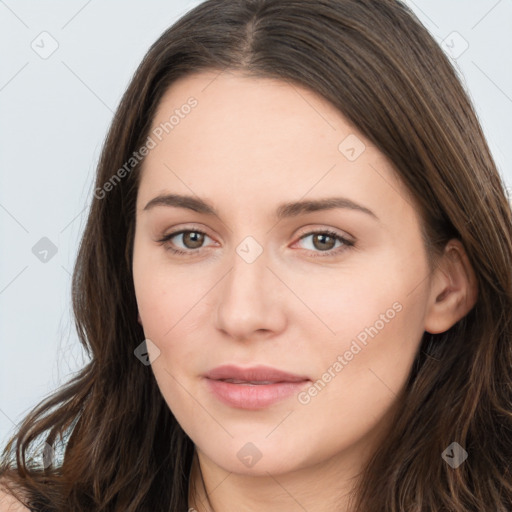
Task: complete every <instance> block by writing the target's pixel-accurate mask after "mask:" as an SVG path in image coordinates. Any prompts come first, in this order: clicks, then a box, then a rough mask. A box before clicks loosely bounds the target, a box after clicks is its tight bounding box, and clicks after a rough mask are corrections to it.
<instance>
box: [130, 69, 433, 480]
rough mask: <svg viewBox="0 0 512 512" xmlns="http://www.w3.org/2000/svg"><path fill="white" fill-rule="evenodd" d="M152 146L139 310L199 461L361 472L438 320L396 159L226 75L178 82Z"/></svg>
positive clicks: (320, 109) (136, 269)
mask: <svg viewBox="0 0 512 512" xmlns="http://www.w3.org/2000/svg"><path fill="white" fill-rule="evenodd" d="M146 149H147V151H148V152H149V153H148V155H147V157H146V160H145V162H144V169H143V171H142V176H141V182H140V188H139V192H138V198H137V214H136V233H135V242H134V258H133V273H134V284H135V291H136V296H137V302H138V307H139V312H140V321H141V323H142V325H143V329H144V334H145V336H146V338H147V339H149V340H151V343H149V342H148V348H149V351H150V357H151V359H152V364H151V368H152V371H153V372H154V375H155V378H156V381H157V383H158V386H159V388H160V390H161V392H162V395H163V397H164V398H165V400H166V402H167V404H168V405H169V407H170V409H171V410H172V412H173V413H174V415H175V416H176V418H177V420H178V421H179V423H180V424H181V426H182V427H183V429H184V430H185V432H186V433H187V434H188V435H189V436H190V438H191V439H192V440H193V442H194V443H195V445H196V447H197V449H198V453H199V455H200V458H201V459H202V460H203V462H205V463H210V464H214V465H216V466H217V467H222V468H223V469H224V470H226V471H230V472H235V473H242V474H254V475H256V474H258V475H263V474H266V473H267V472H269V473H271V474H278V473H283V472H287V471H292V470H296V469H300V468H306V467H310V466H312V465H314V464H317V463H320V462H325V461H327V460H328V459H331V460H333V459H332V458H333V457H335V458H337V459H339V461H341V460H345V461H349V460H350V461H351V467H355V466H354V464H357V462H358V461H362V459H363V457H364V456H366V455H368V454H369V452H370V451H371V450H372V448H374V447H375V444H376V443H377V442H378V436H379V434H380V433H381V432H382V431H383V427H384V425H385V420H386V419H387V418H388V417H389V413H390V411H391V410H392V409H391V408H392V406H393V404H394V403H395V400H396V396H397V394H398V393H399V391H400V390H401V389H402V388H403V386H404V384H405V382H406V380H407V378H408V375H409V372H410V369H411V365H412V363H413V360H414V357H415V355H416V352H417V350H418V347H419V343H420V340H421V337H422V334H423V332H424V330H425V316H426V304H427V297H428V293H429V290H428V288H429V268H428V264H427V258H426V253H425V249H424V245H423V242H422V238H421V232H420V224H419V222H420V219H419V217H418V214H417V212H416V209H415V207H414V206H413V201H412V199H411V198H410V197H409V195H408V193H407V191H406V190H405V188H404V186H403V185H402V184H401V183H400V182H399V181H398V178H397V177H396V175H395V173H394V171H393V169H392V166H391V165H390V163H389V161H388V160H387V159H386V158H385V157H384V156H383V154H382V153H381V152H380V151H379V150H378V149H377V148H376V147H375V146H372V144H371V143H370V142H369V141H368V140H367V139H366V138H365V137H363V136H362V135H361V134H360V133H358V131H357V130H356V129H354V128H353V127H352V126H351V125H350V124H348V123H347V121H346V120H345V119H344V117H343V116H342V115H341V114H340V113H339V112H338V111H337V110H335V109H334V107H332V106H331V105H330V104H329V103H328V102H326V101H325V100H323V99H322V98H321V97H319V96H317V95H316V94H314V93H312V92H310V91H309V90H307V89H303V88H301V87H298V86H296V85H293V86H292V85H290V84H288V83H286V82H281V81H276V80H270V79H254V78H246V77H243V76H242V75H240V74H237V73H228V72H224V73H221V74H220V75H218V74H217V73H206V72H205V73H199V74H196V75H191V76H188V77H186V78H182V79H181V80H179V81H178V82H175V83H174V84H173V86H172V87H171V88H170V89H169V90H168V92H167V93H166V95H165V96H164V98H163V100H162V102H161V104H160V106H159V109H158V112H157V114H156V117H155V119H154V121H153V126H152V131H151V133H150V139H148V141H147V148H146ZM143 153H144V151H143ZM157 198H158V199H157ZM164 238H166V239H167V240H166V241H165V242H162V241H161V240H162V239H164ZM173 250H177V251H180V252H179V253H175V252H173ZM141 341H142V340H141ZM225 365H228V367H225V368H224V369H222V368H220V369H219V367H222V366H225ZM233 367H234V368H233ZM264 367H266V368H264ZM269 368H270V369H269ZM148 371H149V370H148ZM278 372H284V373H285V374H286V375H283V374H279V373H278Z"/></svg>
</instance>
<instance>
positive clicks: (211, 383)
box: [204, 365, 311, 410]
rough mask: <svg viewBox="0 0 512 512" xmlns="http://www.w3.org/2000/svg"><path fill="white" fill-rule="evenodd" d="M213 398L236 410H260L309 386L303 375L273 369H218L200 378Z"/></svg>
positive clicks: (233, 367) (264, 367)
mask: <svg viewBox="0 0 512 512" xmlns="http://www.w3.org/2000/svg"><path fill="white" fill-rule="evenodd" d="M204 377H205V380H206V383H207V386H208V388H209V390H210V391H211V392H212V394H213V396H214V397H215V398H216V399H217V400H220V401H221V402H222V403H224V404H226V405H229V406H230V407H235V408H238V409H252V410H256V409H264V408H266V407H269V406H270V405H272V404H275V403H277V402H281V401H283V400H285V399H287V398H290V397H291V396H292V395H294V394H297V393H298V392H299V391H300V390H301V389H302V388H303V387H304V386H306V385H307V384H309V383H311V380H310V379H309V378H308V377H306V376H301V375H295V374H292V373H288V372H285V371H282V370H278V369H276V368H271V367H267V366H255V367H250V368H241V367H238V366H234V365H224V366H219V367H217V368H215V369H213V370H211V371H210V372H208V373H207V374H206V375H204Z"/></svg>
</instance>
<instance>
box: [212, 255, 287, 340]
mask: <svg viewBox="0 0 512 512" xmlns="http://www.w3.org/2000/svg"><path fill="white" fill-rule="evenodd" d="M268 263H269V262H268V259H267V257H266V253H265V251H264V252H263V253H262V254H261V255H260V256H259V257H258V258H257V259H256V260H255V261H253V262H251V263H249V262H247V261H245V260H244V259H243V258H242V257H240V256H239V254H238V253H236V252H235V253H234V255H233V258H232V267H231V270H230V271H229V272H228V274H227V275H226V277H225V278H224V279H223V280H222V283H220V286H219V289H218V299H217V300H218V302H217V304H218V305H217V316H216V326H217V328H218V329H219V330H221V331H222V332H223V333H224V334H227V335H228V336H230V337H231V338H233V339H236V340H238V341H246V340H254V339H261V338H268V337H272V336H275V335H276V334H278V333H279V332H281V331H283V330H284V329H285V327H286V321H287V315H286V305H285V301H286V296H285V290H283V289H282V288H283V287H282V284H281V283H280V281H279V279H277V278H276V276H275V273H274V272H275V271H274V272H273V271H271V270H270V269H269V268H268V267H267V265H268ZM272 270H274V269H272Z"/></svg>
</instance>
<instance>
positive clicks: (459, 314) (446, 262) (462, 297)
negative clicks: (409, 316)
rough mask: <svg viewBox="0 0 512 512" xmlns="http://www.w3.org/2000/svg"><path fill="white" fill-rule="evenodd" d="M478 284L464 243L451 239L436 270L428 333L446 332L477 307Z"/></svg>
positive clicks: (432, 282)
mask: <svg viewBox="0 0 512 512" xmlns="http://www.w3.org/2000/svg"><path fill="white" fill-rule="evenodd" d="M477 297H478V283H477V280H476V277H475V272H474V270H473V267H472V266H471V264H470V262H469V259H468V257H467V254H466V251H465V249H464V246H463V245H462V242H461V241H460V240H457V239H455V238H454V239H452V240H450V241H449V242H448V243H447V244H446V246H445V249H444V253H443V255H442V256H441V259H440V261H439V262H438V265H437V267H436V268H435V269H434V274H433V278H432V281H431V288H430V295H429V298H428V303H427V310H426V315H425V330H426V331H427V332H430V333H432V334H437V333H441V332H445V331H447V330H448V329H449V328H450V327H452V326H453V325H454V324H456V323H457V322H458V321H459V320H460V319H461V318H463V317H464V316H465V315H466V314H467V313H468V312H469V311H470V310H471V309H472V308H473V306H474V305H475V303H476V299H477Z"/></svg>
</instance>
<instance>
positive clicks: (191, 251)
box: [157, 229, 355, 258]
mask: <svg viewBox="0 0 512 512" xmlns="http://www.w3.org/2000/svg"><path fill="white" fill-rule="evenodd" d="M184 233H199V234H202V235H205V236H208V235H207V234H206V233H205V232H204V231H201V230H200V229H183V230H180V231H175V232H173V233H169V234H168V235H165V236H164V237H163V238H161V239H160V240H157V242H158V243H160V244H162V245H163V246H164V248H165V250H167V251H171V252H172V253H173V254H177V255H186V254H189V255H190V254H194V253H197V252H199V251H200V250H201V249H203V247H200V248H198V249H189V250H187V251H183V250H181V249H176V248H174V247H172V246H171V245H169V244H168V243H167V242H169V241H170V240H171V238H174V237H175V236H177V235H182V234H184ZM311 235H328V236H330V237H331V238H334V239H335V240H338V241H340V242H341V243H342V244H343V245H342V246H341V247H338V248H336V249H329V250H328V251H312V252H313V253H316V254H313V255H312V256H313V257H314V258H316V257H320V258H323V257H329V256H337V255H338V254H339V253H340V252H343V251H345V250H347V249H349V248H351V247H353V246H354V245H355V244H354V242H352V241H350V240H347V239H346V238H344V237H342V236H341V235H339V234H338V233H336V232H335V231H331V230H329V229H323V230H319V231H309V232H308V233H305V234H304V235H302V236H301V237H300V238H299V240H302V239H304V238H307V237H309V236H311ZM208 238H210V237H208ZM310 252H311V251H310ZM318 253H320V254H318Z"/></svg>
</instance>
